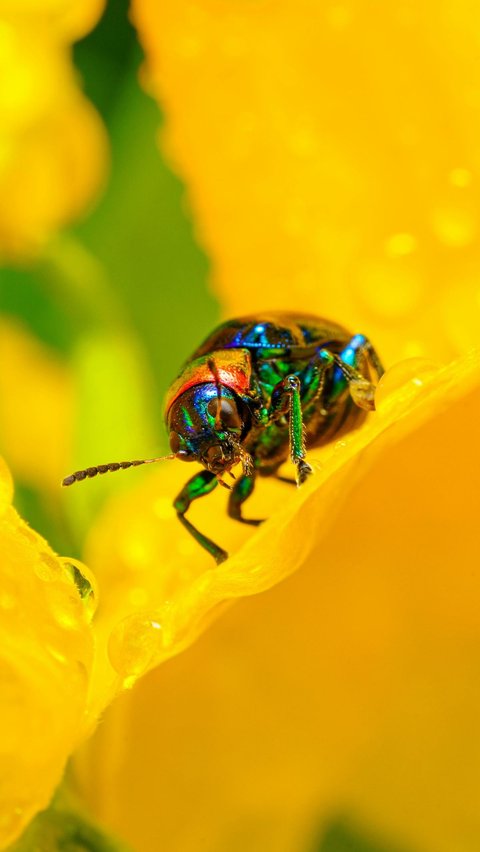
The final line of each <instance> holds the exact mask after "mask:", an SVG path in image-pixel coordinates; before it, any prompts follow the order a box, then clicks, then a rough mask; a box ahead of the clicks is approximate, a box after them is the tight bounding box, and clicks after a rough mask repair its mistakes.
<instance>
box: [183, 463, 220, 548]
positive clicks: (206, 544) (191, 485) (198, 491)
mask: <svg viewBox="0 0 480 852" xmlns="http://www.w3.org/2000/svg"><path fill="white" fill-rule="evenodd" d="M217 485H218V480H217V477H216V476H215V474H214V473H211V472H210V471H209V470H202V471H200V473H196V474H195V476H192V478H191V479H189V480H188V482H187V483H186V485H184V487H183V488H182V490H181V491H180V494H179V495H178V497H177V498H176V499H175V500H174V503H173V506H174V508H175V509H176V511H177V518H178V520H179V521H180V522H181V523H182V524H183V526H184V527H185V529H187V530H188V532H189V533H190V535H192V536H193V538H194V539H195V541H198V543H199V544H200V545H201V546H202V547H203V548H204V549H205V550H208V552H209V553H211V555H212V556H213V557H214V559H215V561H216V562H217V564H219V565H220V563H221V562H224V561H225V559H227V557H228V553H227V552H226V550H223V548H221V547H219V546H218V544H215V542H214V541H212V540H211V539H210V538H207V536H206V535H203V533H201V532H200V530H197V528H196V527H194V526H193V524H192V523H190V521H189V520H188V519H187V518H186V517H185V512H186V511H187V509H188V508H189V507H190V505H191V503H192V501H193V500H197V499H198V498H199V497H204V496H205V495H206V494H210V492H211V491H213V489H214V488H216V487H217Z"/></svg>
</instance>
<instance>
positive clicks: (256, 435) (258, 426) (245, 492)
mask: <svg viewBox="0 0 480 852" xmlns="http://www.w3.org/2000/svg"><path fill="white" fill-rule="evenodd" d="M382 374H383V367H382V364H381V361H380V359H379V357H378V355H377V353H376V351H375V349H374V348H373V346H372V344H371V343H370V341H369V340H368V338H367V337H365V336H364V335H363V334H354V335H352V334H350V333H349V332H348V331H347V330H346V329H345V328H343V327H342V326H341V325H338V324H337V323H335V322H331V321H329V320H325V319H320V318H319V317H315V316H311V315H309V314H302V313H281V312H270V313H265V314H259V315H256V316H246V317H241V318H238V319H232V320H229V321H227V322H225V323H223V324H222V325H220V326H219V327H218V328H216V329H215V331H213V332H212V333H211V334H210V335H209V337H207V339H206V340H205V341H204V343H202V344H201V346H199V347H198V349H196V350H195V352H194V353H193V355H192V356H191V358H190V359H189V360H188V361H187V362H186V364H185V365H184V366H183V368H182V370H181V372H180V373H179V375H178V377H177V378H176V379H175V381H174V382H173V384H172V385H171V387H170V390H169V391H168V395H167V400H166V406H165V422H166V427H167V431H168V433H169V440H170V449H171V454H170V455H168V456H164V457H162V458H154V459H138V460H135V461H128V462H113V463H110V464H104V465H98V466H96V467H89V468H86V469H85V470H79V471H76V472H75V473H72V474H71V475H70V476H67V477H66V478H65V479H64V480H63V485H72V484H73V483H74V482H77V481H79V480H83V479H86V478H87V477H93V476H96V475H97V474H99V473H100V474H101V473H107V472H108V471H115V470H121V469H124V468H128V467H132V466H133V467H135V466H137V465H141V464H151V463H153V462H157V461H163V460H164V459H173V458H175V459H180V460H182V461H186V462H189V461H196V462H200V464H201V465H202V466H203V469H202V470H200V471H198V472H196V473H195V474H194V475H193V476H192V477H191V479H189V480H188V482H187V483H186V485H185V486H184V487H183V488H182V490H181V491H180V493H179V494H178V496H177V498H176V499H175V500H174V507H175V509H176V512H177V516H178V518H179V520H180V521H181V523H182V524H183V525H184V527H186V529H187V530H188V531H189V533H190V534H191V535H192V536H193V537H194V539H195V540H196V541H197V542H198V543H199V544H200V545H201V546H202V547H204V548H205V550H207V551H208V552H209V553H210V554H211V555H212V556H213V557H214V558H215V560H216V561H217V562H218V563H220V562H223V561H224V560H225V559H226V558H227V555H228V554H227V553H226V551H225V550H224V549H223V548H222V547H220V546H219V545H218V544H216V543H215V542H213V541H212V540H211V539H209V538H207V536H205V535H204V534H203V533H202V532H200V530H198V529H197V528H196V527H195V526H193V524H192V523H191V522H190V520H189V519H188V518H187V517H186V513H187V510H188V509H189V507H190V505H191V503H192V502H193V501H194V500H198V499H199V498H200V497H204V496H205V495H207V494H209V493H210V492H211V491H213V489H214V488H216V487H217V485H218V484H220V485H223V486H224V487H225V488H227V489H228V491H229V497H228V514H229V515H230V517H232V518H234V519H235V520H237V521H241V522H242V523H245V524H253V525H257V524H260V523H261V521H260V520H256V519H252V518H245V517H244V516H243V504H244V503H245V501H246V500H247V499H248V497H249V496H250V495H251V494H252V491H253V489H254V486H255V482H256V479H257V477H258V476H278V469H279V467H280V466H281V465H282V464H283V463H284V462H285V461H286V460H287V459H288V458H290V459H291V461H292V462H293V464H294V466H295V468H296V482H297V484H298V485H301V484H302V483H303V482H304V481H305V479H306V478H307V477H308V476H309V475H310V474H311V473H312V468H311V467H310V465H309V464H308V461H307V458H306V454H307V448H311V447H315V446H319V445H321V444H325V443H327V442H329V441H331V440H332V439H333V438H334V437H338V436H339V435H340V434H343V433H344V432H347V431H350V430H351V429H352V428H353V427H354V426H357V425H358V424H359V423H360V421H361V420H362V419H363V418H364V417H365V416H366V412H367V411H371V410H373V409H374V407H375V406H374V391H375V383H376V382H377V381H378V379H379V378H380V376H381V375H382ZM237 465H238V466H239V468H241V473H240V474H239V475H238V476H235V475H234V474H233V472H232V468H235V467H236V466H237ZM227 474H228V475H229V476H230V477H231V479H232V482H233V484H230V483H227V482H226V481H225V479H224V476H225V475H227ZM292 481H293V480H292Z"/></svg>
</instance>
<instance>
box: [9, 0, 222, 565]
mask: <svg viewBox="0 0 480 852" xmlns="http://www.w3.org/2000/svg"><path fill="white" fill-rule="evenodd" d="M74 59H75V63H76V66H77V68H78V70H79V74H80V76H81V79H82V82H83V87H84V90H85V93H86V95H87V96H88V97H89V98H90V100H91V101H92V102H93V103H94V104H95V106H96V108H97V109H98V111H99V112H100V114H101V116H102V118H103V121H104V123H105V125H106V128H107V132H108V136H109V139H110V146H111V171H110V175H109V177H108V180H107V184H106V187H105V190H104V192H103V194H102V195H101V197H100V199H99V200H98V202H97V203H96V205H95V207H94V209H93V210H92V211H90V212H89V213H88V214H87V215H86V217H85V219H84V221H83V222H81V223H80V224H77V225H76V226H75V227H73V228H71V229H69V230H67V231H66V232H64V233H63V234H62V235H61V236H60V237H58V238H57V240H56V241H55V242H54V243H53V244H52V245H50V247H49V249H48V251H47V254H46V256H45V257H43V258H42V260H41V261H39V262H38V263H36V264H35V265H33V266H27V267H24V268H19V267H18V266H17V267H15V268H13V267H12V268H3V269H2V270H0V311H1V312H2V313H3V314H4V315H6V316H9V317H13V318H16V319H18V320H20V321H21V322H22V323H24V324H25V325H26V326H27V327H28V328H29V329H30V330H31V332H32V333H33V334H34V335H35V336H36V337H37V338H38V339H40V340H41V341H43V342H45V343H47V344H48V345H49V346H51V347H53V349H54V350H55V351H56V352H57V353H60V355H61V357H62V358H63V359H65V361H66V362H68V363H69V364H70V365H71V367H72V370H73V371H74V381H75V388H76V397H77V400H78V402H77V409H76V424H75V426H74V442H73V451H72V460H71V462H72V465H73V468H75V469H78V468H79V467H84V466H88V465H91V464H98V463H102V462H105V461H110V460H112V461H115V460H121V459H123V458H130V457H137V458H138V457H145V456H146V457H148V456H150V455H157V454H161V453H162V452H163V451H164V450H166V449H167V447H166V442H165V434H164V424H163V416H162V409H163V398H164V395H165V392H166V389H167V388H168V386H169V384H170V382H171V381H172V379H173V378H174V377H175V375H176V374H177V372H178V370H179V368H180V366H181V364H182V362H183V361H184V360H185V359H186V358H187V357H188V355H189V353H190V351H192V350H193V349H194V347H195V346H196V345H197V344H198V343H199V342H200V341H201V339H202V338H203V337H204V336H206V334H208V332H209V331H210V329H211V328H212V327H213V326H214V325H215V323H216V322H217V321H218V318H219V307H218V305H217V304H216V302H215V300H214V298H213V296H212V295H211V294H210V293H209V290H208V272H209V267H208V261H207V258H206V257H205V255H204V253H203V252H202V250H201V248H200V246H199V245H198V242H197V241H196V239H195V234H194V227H193V224H192V219H191V215H190V211H189V209H188V203H187V198H186V193H185V189H184V187H183V185H182V183H181V181H180V180H179V179H178V177H176V176H175V175H174V174H173V172H172V171H171V169H170V168H169V166H168V163H167V162H166V161H165V159H164V158H163V157H162V155H161V152H160V149H159V147H158V145H157V144H156V139H158V129H159V127H161V124H162V117H161V115H160V114H159V110H158V107H157V105H156V104H155V103H154V101H153V100H152V99H151V98H150V97H149V96H148V95H147V94H146V93H145V92H144V90H143V89H142V88H141V86H140V85H139V82H138V76H139V69H140V67H141V65H142V61H143V57H142V52H141V49H140V46H139V44H138V40H137V37H136V33H135V31H134V30H133V28H132V26H131V24H130V22H129V20H128V3H127V2H126V0H114V2H110V3H109V4H108V6H107V9H106V12H105V14H104V15H103V17H102V19H101V21H100V23H99V24H98V26H97V27H96V28H95V29H94V31H93V32H92V33H91V34H89V35H88V36H87V37H86V38H85V39H84V40H82V41H80V42H79V43H77V44H76V45H75V48H74ZM38 452H39V454H41V453H42V447H41V446H39V447H38ZM7 460H8V459H7ZM13 472H14V475H15V483H16V496H15V504H16V506H17V508H18V509H19V511H20V512H21V513H22V514H23V516H24V517H26V518H27V520H28V521H29V522H30V523H31V524H32V526H34V527H35V528H36V529H37V530H39V531H40V532H41V533H42V534H43V535H45V536H46V537H47V538H48V540H49V541H50V543H51V544H52V546H53V547H54V548H55V549H56V550H58V551H59V552H61V553H62V552H68V553H70V554H71V555H76V556H79V555H80V548H81V541H82V538H83V535H84V533H85V528H86V525H87V524H88V521H89V519H90V518H91V516H92V514H93V513H94V512H95V511H97V510H98V505H99V503H100V502H101V501H102V500H103V499H104V498H105V496H106V494H107V493H108V492H109V491H110V489H111V487H112V483H109V482H106V481H102V483H101V484H100V483H99V484H98V485H97V484H96V485H95V487H94V488H90V489H85V490H83V489H82V492H83V493H80V490H79V492H78V493H75V494H73V493H71V492H69V493H68V503H67V502H66V495H65V494H62V498H61V506H63V507H64V509H65V511H66V512H67V514H68V518H69V520H68V523H67V522H66V519H65V518H60V517H59V510H58V507H57V509H56V510H55V511H53V508H54V507H52V505H51V500H50V499H49V498H48V496H47V495H45V494H43V495H42V494H41V493H39V492H38V490H37V489H36V488H34V487H32V484H31V483H29V482H24V481H22V479H21V478H20V477H19V476H18V473H17V472H16V471H15V470H14V471H13ZM68 472H69V471H65V473H68ZM118 480H120V477H119V478H118ZM118 480H117V482H116V483H115V485H114V487H115V488H122V487H125V483H123V485H122V483H121V482H120V481H118ZM59 491H60V483H59ZM72 491H73V490H72ZM69 506H74V507H75V511H72V512H70V510H69ZM60 514H61V510H60ZM55 517H56V519H57V522H55V520H54V519H55Z"/></svg>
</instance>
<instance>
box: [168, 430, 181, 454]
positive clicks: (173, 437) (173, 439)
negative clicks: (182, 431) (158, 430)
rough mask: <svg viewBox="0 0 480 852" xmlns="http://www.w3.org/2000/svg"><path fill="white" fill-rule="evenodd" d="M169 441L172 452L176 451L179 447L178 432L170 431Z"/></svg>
mask: <svg viewBox="0 0 480 852" xmlns="http://www.w3.org/2000/svg"><path fill="white" fill-rule="evenodd" d="M169 441H170V449H171V451H172V453H178V451H179V449H180V435H179V434H178V432H170V435H169Z"/></svg>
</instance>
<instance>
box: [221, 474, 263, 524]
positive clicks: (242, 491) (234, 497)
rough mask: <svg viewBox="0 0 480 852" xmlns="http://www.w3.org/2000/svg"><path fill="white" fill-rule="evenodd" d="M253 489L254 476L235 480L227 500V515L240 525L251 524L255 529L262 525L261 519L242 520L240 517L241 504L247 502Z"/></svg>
mask: <svg viewBox="0 0 480 852" xmlns="http://www.w3.org/2000/svg"><path fill="white" fill-rule="evenodd" d="M254 487H255V476H241V477H240V479H237V481H236V483H235V485H234V486H233V488H232V491H231V492H230V497H229V499H228V514H229V515H230V517H231V518H234V519H235V520H236V521H241V523H242V524H251V525H252V526H255V527H257V526H259V524H261V523H263V518H260V519H258V518H244V517H243V515H242V504H243V503H244V502H245V500H248V498H249V497H250V495H251V493H252V492H253V489H254Z"/></svg>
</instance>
